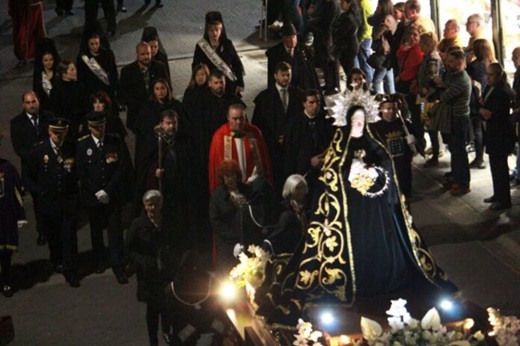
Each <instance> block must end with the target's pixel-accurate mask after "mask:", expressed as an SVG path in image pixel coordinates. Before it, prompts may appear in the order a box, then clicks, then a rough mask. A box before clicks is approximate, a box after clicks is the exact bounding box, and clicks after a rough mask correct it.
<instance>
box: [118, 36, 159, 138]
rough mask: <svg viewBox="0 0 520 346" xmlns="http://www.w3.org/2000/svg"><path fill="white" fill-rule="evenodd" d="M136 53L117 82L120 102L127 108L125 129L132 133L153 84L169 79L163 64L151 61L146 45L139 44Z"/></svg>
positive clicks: (148, 46) (122, 70)
mask: <svg viewBox="0 0 520 346" xmlns="http://www.w3.org/2000/svg"><path fill="white" fill-rule="evenodd" d="M136 53H137V60H136V61H134V62H133V63H131V64H129V65H126V66H125V67H123V68H122V69H121V78H120V80H119V92H120V94H121V101H122V103H123V104H124V105H126V107H127V114H126V127H128V128H129V129H130V130H132V131H133V132H135V121H136V119H137V117H138V116H139V110H140V108H141V105H142V104H143V102H144V101H146V99H148V97H150V95H152V93H153V88H152V84H153V82H154V81H155V80H156V79H159V78H163V79H165V80H168V78H169V77H168V74H167V72H166V68H165V67H164V64H163V63H161V62H158V61H154V60H152V52H151V48H150V45H149V44H148V43H146V42H140V43H139V44H138V45H137V47H136Z"/></svg>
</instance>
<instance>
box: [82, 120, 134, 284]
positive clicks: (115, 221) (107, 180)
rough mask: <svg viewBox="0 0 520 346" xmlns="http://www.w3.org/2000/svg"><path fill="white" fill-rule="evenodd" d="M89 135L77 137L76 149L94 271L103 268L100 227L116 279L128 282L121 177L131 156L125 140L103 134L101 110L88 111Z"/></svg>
mask: <svg viewBox="0 0 520 346" xmlns="http://www.w3.org/2000/svg"><path fill="white" fill-rule="evenodd" d="M87 122H88V128H89V130H90V134H88V135H86V136H84V137H82V138H80V139H79V140H78V144H77V150H76V163H77V168H78V178H79V181H80V183H81V201H82V205H83V207H84V208H85V209H86V210H87V214H88V219H89V223H90V236H91V240H92V251H93V252H94V256H95V259H96V262H97V263H96V273H102V272H104V271H105V268H106V260H105V245H104V243H103V230H104V229H105V228H107V230H108V247H109V258H110V265H111V266H112V271H113V272H114V274H115V276H116V279H117V282H119V283H120V284H126V283H128V279H127V277H126V275H125V273H124V261H123V249H124V240H123V229H122V225H121V209H122V206H123V194H124V191H123V188H124V184H123V182H124V176H125V174H127V173H128V172H129V171H130V170H131V169H132V167H131V161H130V155H129V153H128V148H127V146H126V144H125V142H124V141H123V140H122V139H121V138H120V137H119V136H118V135H116V134H108V133H105V124H106V115H105V113H104V112H90V113H89V114H87Z"/></svg>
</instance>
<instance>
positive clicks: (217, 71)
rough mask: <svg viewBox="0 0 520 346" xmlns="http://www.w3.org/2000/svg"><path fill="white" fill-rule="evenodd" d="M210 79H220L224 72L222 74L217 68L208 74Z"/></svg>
mask: <svg viewBox="0 0 520 346" xmlns="http://www.w3.org/2000/svg"><path fill="white" fill-rule="evenodd" d="M212 77H215V78H218V79H221V78H223V77H224V72H222V71H221V70H219V69H218V68H214V69H213V70H211V72H210V73H209V78H208V80H209V79H211V78H212Z"/></svg>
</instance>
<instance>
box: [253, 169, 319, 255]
mask: <svg viewBox="0 0 520 346" xmlns="http://www.w3.org/2000/svg"><path fill="white" fill-rule="evenodd" d="M308 192H309V190H308V187H307V181H305V178H304V177H303V176H302V175H300V174H293V175H290V176H289V177H288V178H287V180H285V184H284V186H283V192H282V196H283V201H282V206H283V208H284V210H283V212H282V213H281V214H280V218H279V219H278V223H277V224H276V226H275V228H274V230H273V232H272V234H271V235H270V236H269V237H267V238H266V239H265V240H264V244H263V246H262V247H263V248H264V249H265V250H267V251H269V252H270V253H272V254H273V255H276V256H277V255H281V254H284V253H293V252H294V249H296V247H297V245H298V243H299V242H300V239H301V238H302V236H303V234H304V232H305V231H306V230H307V226H308V225H307V210H306V209H305V196H306V195H307V193H308Z"/></svg>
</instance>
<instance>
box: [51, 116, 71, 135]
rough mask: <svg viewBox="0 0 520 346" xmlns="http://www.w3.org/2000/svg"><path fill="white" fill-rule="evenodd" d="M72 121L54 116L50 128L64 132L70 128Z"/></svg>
mask: <svg viewBox="0 0 520 346" xmlns="http://www.w3.org/2000/svg"><path fill="white" fill-rule="evenodd" d="M69 124H70V121H69V120H67V119H65V118H52V119H50V120H49V129H51V130H52V131H53V132H63V131H65V130H67V129H68V128H69Z"/></svg>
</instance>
